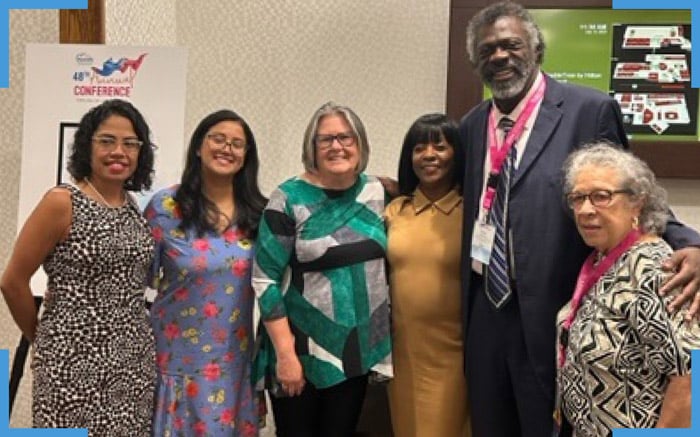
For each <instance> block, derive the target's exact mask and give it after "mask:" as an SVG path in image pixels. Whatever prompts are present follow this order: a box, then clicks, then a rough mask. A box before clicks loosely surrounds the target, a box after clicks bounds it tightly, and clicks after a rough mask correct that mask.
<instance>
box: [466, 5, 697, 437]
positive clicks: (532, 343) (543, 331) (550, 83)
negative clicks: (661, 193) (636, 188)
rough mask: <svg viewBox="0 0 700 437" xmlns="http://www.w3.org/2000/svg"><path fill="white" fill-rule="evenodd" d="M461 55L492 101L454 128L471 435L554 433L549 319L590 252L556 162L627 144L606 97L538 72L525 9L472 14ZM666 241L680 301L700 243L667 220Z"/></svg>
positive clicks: (536, 39)
mask: <svg viewBox="0 0 700 437" xmlns="http://www.w3.org/2000/svg"><path fill="white" fill-rule="evenodd" d="M467 50H468V52H469V58H470V61H471V62H472V64H473V65H474V67H475V68H476V70H477V72H478V74H479V76H480V77H481V79H482V81H483V82H484V83H485V84H486V86H488V87H489V88H490V89H491V92H492V94H493V98H492V99H491V100H488V101H486V102H483V103H482V104H480V105H478V106H476V107H475V108H474V109H472V110H471V111H470V112H469V113H468V114H467V115H466V116H465V117H464V118H463V119H462V121H461V124H460V131H461V135H462V139H463V142H464V144H465V146H466V148H467V164H466V165H467V167H466V175H465V181H464V232H463V234H464V243H463V265H464V270H463V275H462V277H463V307H464V327H465V337H464V338H465V362H466V375H467V379H468V385H469V394H470V402H471V408H472V413H471V417H472V430H473V435H474V437H517V436H527V437H544V436H549V435H551V433H552V429H553V420H552V413H553V411H554V405H555V402H554V400H555V345H556V341H555V316H556V313H557V311H558V310H559V309H560V308H561V307H562V306H563V305H564V304H565V303H566V302H567V301H568V300H569V299H570V298H571V295H572V293H573V290H574V285H575V282H576V277H577V275H578V272H579V269H580V267H581V265H582V264H583V261H584V259H585V257H586V255H588V254H589V253H590V251H591V249H590V248H588V247H586V245H585V244H584V242H583V241H582V240H581V238H580V237H579V234H578V232H577V230H576V227H575V225H574V222H573V220H572V218H571V216H570V215H569V214H567V211H566V209H565V206H564V203H563V201H562V199H563V193H562V179H561V167H562V163H563V161H564V160H565V158H566V157H567V155H568V154H569V153H570V152H571V151H572V150H574V149H575V148H577V147H579V146H581V145H582V144H583V143H586V142H589V141H592V140H596V139H607V140H610V141H612V142H614V143H617V144H620V145H621V146H622V147H628V144H627V137H626V136H625V133H624V131H623V128H622V119H621V114H620V110H619V107H618V106H617V103H616V102H615V101H614V100H613V99H612V98H610V97H609V96H607V95H605V94H602V93H600V92H598V91H594V90H592V89H588V88H583V87H578V86H573V85H568V84H563V83H559V82H557V81H556V80H554V79H552V78H550V77H548V76H547V75H545V74H543V73H542V72H541V71H540V64H541V62H542V58H543V54H544V41H543V40H542V35H541V33H540V31H539V28H538V27H537V25H536V23H535V22H534V21H533V20H532V18H531V16H530V15H529V13H528V12H527V11H526V10H525V9H523V8H522V7H521V6H520V5H518V4H515V3H511V2H503V3H498V4H495V5H491V6H489V7H487V8H485V9H484V10H482V11H481V12H479V13H478V14H477V15H475V16H474V18H473V19H472V21H471V22H470V23H469V26H468V28H467ZM572 55H574V54H572ZM502 118H510V119H511V121H510V122H503V121H502V120H501V119H502ZM511 143H512V146H511ZM502 146H503V147H504V148H503V149H501V147H502ZM509 146H510V149H509ZM508 150H513V152H512V154H511V152H509V151H508ZM506 162H508V164H506ZM506 167H508V168H506ZM503 181H509V183H508V182H506V183H504V182H503ZM499 184H500V185H501V186H500V187H499ZM506 186H507V187H509V188H508V189H506ZM484 193H486V194H484ZM499 197H500V199H499ZM498 211H500V213H499V212H498ZM499 224H500V225H499ZM664 238H665V239H666V240H667V241H668V242H669V243H670V244H671V246H673V247H674V249H676V250H677V252H676V254H674V258H673V262H674V264H675V266H676V267H677V268H678V269H679V270H680V272H679V273H678V274H677V275H676V279H675V280H674V281H676V282H678V281H680V282H681V283H689V284H690V286H689V287H686V289H687V291H688V293H687V295H688V296H691V295H692V296H694V295H695V294H693V293H695V292H696V288H698V283H699V281H700V279H699V278H700V236H699V235H698V234H697V233H696V232H694V231H692V230H691V229H689V228H686V227H684V226H683V225H681V224H680V223H678V222H676V221H670V222H669V224H668V229H667V231H666V234H665V235H664ZM689 246H696V247H689ZM499 247H500V248H499ZM680 248H685V249H682V250H678V249H680ZM499 271H500V272H501V273H504V272H505V273H504V275H505V276H504V279H503V281H502V283H499V280H500V279H499V275H500V274H501V273H499ZM695 302H696V303H697V302H698V301H697V300H696V301H695Z"/></svg>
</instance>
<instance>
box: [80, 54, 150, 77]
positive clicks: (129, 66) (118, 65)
mask: <svg viewBox="0 0 700 437" xmlns="http://www.w3.org/2000/svg"><path fill="white" fill-rule="evenodd" d="M146 55H147V53H143V54H142V55H141V56H139V57H138V58H136V59H129V58H121V59H119V60H118V61H114V60H113V59H112V58H109V59H107V60H106V61H104V63H103V64H102V68H101V69H100V68H97V67H92V71H94V72H95V73H97V74H99V75H100V76H105V77H106V76H111V75H112V73H114V72H115V71H119V72H122V73H124V72H126V71H127V70H132V71H133V72H134V73H136V72H137V71H139V67H141V62H143V58H144V57H145V56H146Z"/></svg>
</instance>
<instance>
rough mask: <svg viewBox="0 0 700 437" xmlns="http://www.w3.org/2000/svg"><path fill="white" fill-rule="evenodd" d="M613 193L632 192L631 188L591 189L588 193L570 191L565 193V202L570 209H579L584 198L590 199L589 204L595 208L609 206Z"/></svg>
mask: <svg viewBox="0 0 700 437" xmlns="http://www.w3.org/2000/svg"><path fill="white" fill-rule="evenodd" d="M615 194H633V192H632V190H630V189H626V190H614V191H610V190H593V191H591V192H590V193H587V194H586V193H577V192H575V191H574V192H572V193H568V194H567V195H566V204H567V205H569V208H571V209H579V208H581V207H582V206H583V203H584V202H585V201H586V199H588V200H590V201H591V205H593V206H595V207H596V208H605V207H607V206H610V202H612V198H613V196H614V195H615Z"/></svg>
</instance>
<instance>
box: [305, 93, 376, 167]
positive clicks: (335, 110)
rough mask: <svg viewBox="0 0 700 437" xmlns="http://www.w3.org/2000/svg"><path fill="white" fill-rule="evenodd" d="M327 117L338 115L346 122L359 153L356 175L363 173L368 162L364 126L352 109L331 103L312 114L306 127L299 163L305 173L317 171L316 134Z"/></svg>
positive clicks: (367, 144)
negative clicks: (353, 136) (322, 120)
mask: <svg viewBox="0 0 700 437" xmlns="http://www.w3.org/2000/svg"><path fill="white" fill-rule="evenodd" d="M327 115H338V116H341V117H343V118H344V119H345V121H347V122H348V124H349V125H350V128H351V129H352V133H353V134H354V135H355V138H356V141H357V147H358V150H359V152H360V162H359V163H358V164H357V173H361V172H363V171H365V169H366V168H367V163H368V161H369V142H368V141H367V133H366V131H365V126H364V125H363V124H362V121H361V120H360V117H358V116H357V114H355V112H353V110H352V109H350V108H348V107H347V106H342V105H338V104H336V103H333V102H328V103H325V104H323V106H321V107H320V108H318V109H317V110H316V112H314V115H313V116H312V117H311V120H310V121H309V125H308V126H307V127H306V132H304V144H303V146H302V147H303V149H302V153H301V162H302V163H303V164H304V168H305V169H306V171H310V172H311V171H315V170H317V169H318V164H317V162H316V134H317V132H318V125H319V123H320V122H321V119H322V118H323V117H325V116H327Z"/></svg>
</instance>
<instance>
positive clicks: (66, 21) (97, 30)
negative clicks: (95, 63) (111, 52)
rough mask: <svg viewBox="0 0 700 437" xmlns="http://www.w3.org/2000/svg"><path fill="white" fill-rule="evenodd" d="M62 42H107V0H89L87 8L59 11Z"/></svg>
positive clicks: (60, 39) (59, 39) (60, 40)
mask: <svg viewBox="0 0 700 437" xmlns="http://www.w3.org/2000/svg"><path fill="white" fill-rule="evenodd" d="M58 17H59V18H58V29H59V32H58V33H59V38H58V41H59V42H60V43H61V44H104V43H105V0H88V8H87V9H61V10H59V11H58Z"/></svg>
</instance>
